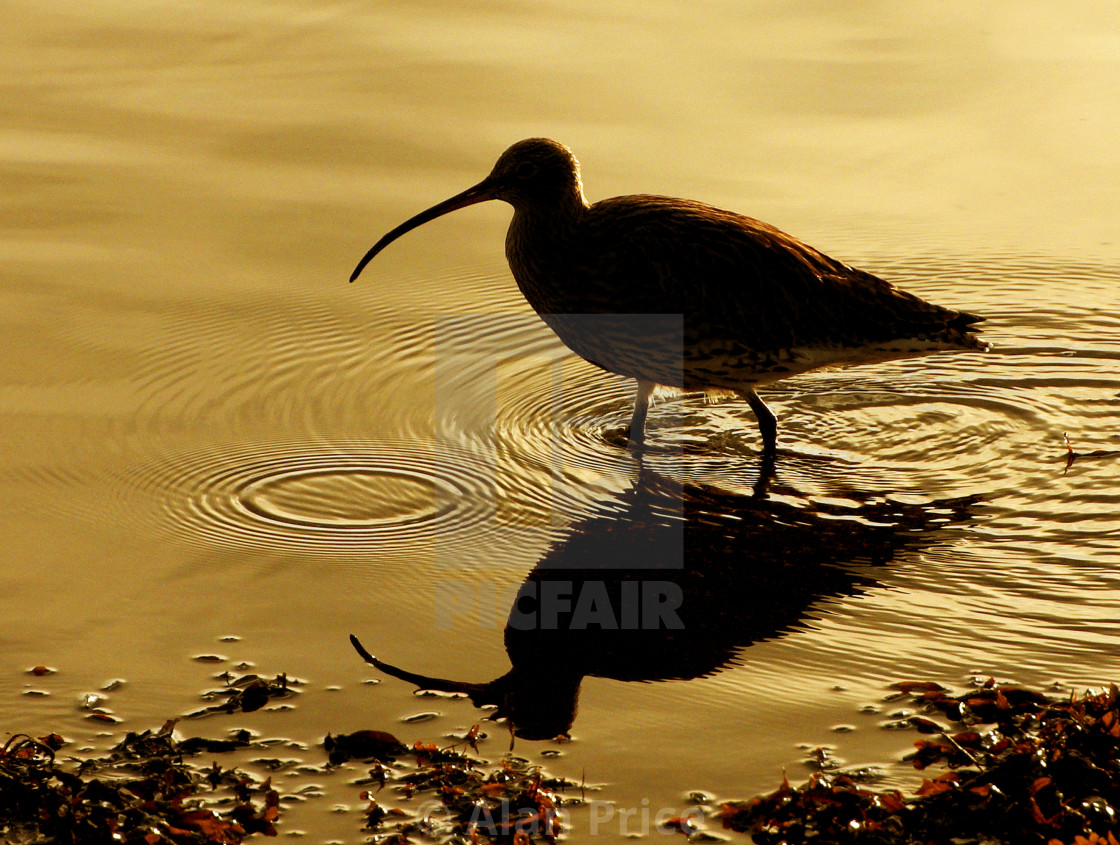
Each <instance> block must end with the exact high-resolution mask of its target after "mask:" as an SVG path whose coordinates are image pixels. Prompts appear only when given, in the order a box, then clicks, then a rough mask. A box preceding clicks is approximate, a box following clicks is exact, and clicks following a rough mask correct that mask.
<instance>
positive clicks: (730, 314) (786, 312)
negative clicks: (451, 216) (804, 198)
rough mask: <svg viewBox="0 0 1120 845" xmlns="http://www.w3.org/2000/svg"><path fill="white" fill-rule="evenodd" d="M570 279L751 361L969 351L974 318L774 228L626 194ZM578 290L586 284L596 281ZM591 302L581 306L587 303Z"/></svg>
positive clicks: (606, 209)
mask: <svg viewBox="0 0 1120 845" xmlns="http://www.w3.org/2000/svg"><path fill="white" fill-rule="evenodd" d="M577 242H578V243H580V244H581V254H580V255H578V256H573V265H572V276H573V279H574V280H576V284H577V285H578V286H579V287H581V288H582V289H584V290H588V291H597V292H600V291H601V292H603V296H605V297H609V303H607V302H604V303H601V304H602V305H603V306H604V307H606V306H608V305H609V306H610V307H611V308H613V309H616V310H617V311H618V312H629V313H666V312H669V313H679V314H683V315H684V317H685V323H686V333H687V335H688V336H689V337H690V338H692V339H695V338H698V337H708V338H712V339H726V340H728V341H731V340H734V341H736V342H738V343H740V344H742V345H743V346H744V347H746V348H748V349H751V350H753V351H754V352H755V353H778V352H780V351H782V350H789V349H791V348H795V347H841V348H843V347H849V348H857V347H861V346H865V345H867V344H868V343H877V342H883V341H890V340H894V339H898V338H923V339H929V340H934V341H943V342H944V343H946V344H947V345H949V346H971V347H974V346H975V345H976V342H975V340H974V339H972V342H969V341H970V337H969V336H967V335H966V333H967V332H968V331H969V330H970V327H971V324H972V323H974V322H977V321H978V320H979V319H980V318H978V317H974V316H972V315H968V314H961V313H959V312H956V311H951V310H949V309H946V308H941V307H939V306H936V305H931V304H930V303H927V302H925V301H923V300H921V299H919V298H918V297H916V296H913V295H912V294H909V293H906V292H905V291H901V290H899V289H898V288H896V287H894V286H893V285H891V284H889V283H888V282H885V281H883V280H882V279H879V278H877V277H875V276H872V275H871V274H869V273H865V272H863V271H860V270H856V269H854V268H851V267H848V266H847V265H845V264H842V263H841V262H839V261H836V260H834V259H832V258H829V257H828V256H827V255H824V254H823V253H821V252H819V251H817V250H815V249H813V248H812V247H810V246H808V245H806V244H804V243H802V242H801V241H799V240H797V239H796V238H793V237H791V236H789V235H787V234H785V233H784V232H781V231H780V230H778V229H775V228H774V227H772V226H769V225H767V224H765V223H762V222H760V221H758V220H753V219H751V218H749V217H744V216H742V215H738V214H734V213H732V212H729V211H724V210H722V209H718V208H714V207H712V206H708V205H704V204H703V203H698V202H693V201H690V200H680V199H673V198H669V197H657V196H646V195H635V196H625V197H615V198H613V199H608V200H603V201H602V202H599V203H596V204H595V205H593V206H592V207H591V209H590V210H589V212H588V214H587V217H586V218H585V221H584V224H583V226H582V227H581V232H580V237H579V238H578V239H577ZM608 272H609V276H610V278H609V279H607V278H602V279H599V280H598V281H600V282H601V283H600V284H589V285H583V284H580V283H579V281H578V280H579V279H580V278H581V277H585V276H592V275H603V274H605V273H608ZM594 305H595V303H589V306H594Z"/></svg>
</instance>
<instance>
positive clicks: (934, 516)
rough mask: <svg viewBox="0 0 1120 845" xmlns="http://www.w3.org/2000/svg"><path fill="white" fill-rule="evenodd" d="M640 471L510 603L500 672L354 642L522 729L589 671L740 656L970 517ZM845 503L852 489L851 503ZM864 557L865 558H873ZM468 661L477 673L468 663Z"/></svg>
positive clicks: (542, 728) (650, 671) (653, 669)
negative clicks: (444, 672)
mask: <svg viewBox="0 0 1120 845" xmlns="http://www.w3.org/2000/svg"><path fill="white" fill-rule="evenodd" d="M782 492H783V493H784V494H786V495H784V496H781V497H776V498H774V499H756V498H747V497H742V496H738V495H736V494H734V493H729V492H727V491H723V490H719V489H716V488H712V487H707V486H703V485H693V484H687V485H680V484H678V483H676V482H674V481H671V480H669V479H665V478H661V477H658V476H653V475H647V476H643V481H642V482H641V483H640V484H639V485H638V486H636V487H633V488H630V489H629V490H626V491H624V492H623V493H622V494H621V496H620V497H619V498H617V499H614V498H612V499H611V500H609V501H605V502H603V503H602V504H601V506H600V507H599V508H598V509H597V510H596V511H595V512H594V513H593V514H592V515H590V516H589V517H588V518H586V519H584V520H582V521H580V522H578V523H576V524H575V525H573V526H572V528H571V530H570V532H569V533H568V534H567V535H566V536H565V537H563V538H561V539H559V540H558V541H557V542H556V543H555V544H553V546H552V547H551V548H550V549H549V550H548V552H547V553H546V554H545V556H544V557H543V558H541V560H540V561H539V562H538V563H537V565H536V566H535V567H534V568H533V570H532V572H530V573H529V574H528V575H527V577H526V578H525V580H524V582H523V583H522V585H521V587H520V588H519V590H518V592H517V596H516V598H515V599H514V601H513V604H512V606H511V608H510V612H509V616H508V618H507V622H506V627H505V631H504V633H503V638H504V640H505V647H506V653H507V654H508V655H509V660H510V664H511V666H510V671H509V672H507V673H506V674H504V675H502V676H500V677H498V678H496V679H494V680H492V681H489V682H485V683H477V682H468V681H457V680H452V679H445V678H436V677H430V676H426V675H421V674H417V673H415V672H410V671H407V670H404V669H401V668H398V667H396V666H394V665H392V664H390V663H386V662H384V661H382V660H379V659H378V658H376V657H374V656H373V655H371V654H370V653H369V652H367V651H366V650H365V649H364V648H363V647H362V645H361V643H360V642H358V640H357V639H356V638H355V637H353V636H351V643H352V644H353V645H354V647H355V648H356V649H357V651H358V653H359V654H360V655H361V656H362V657H363V658H364V659H365V660H366V662H368V663H370V664H372V665H373V666H375V667H376V668H378V669H380V670H381V671H382V672H385V673H386V674H387V675H390V676H392V677H395V678H399V679H401V680H403V681H406V682H408V683H411V684H415V685H416V686H417V687H419V688H421V689H429V690H445V691H448V692H459V693H463V694H465V695H467V696H469V697H470V699H471V701H472V702H473V703H474V704H475V706H477V707H484V706H496V707H497V710H496V711H495V712H493V713H492V714H491V718H495V719H497V718H505V719H507V720H508V722H509V724H510V728H511V730H512V731H513V732H514V734H515V735H516V736H519V737H523V738H525V739H551V738H552V737H555V736H557V735H558V734H562V733H566V732H568V731H569V730H570V729H571V726H572V722H573V720H574V718H575V714H576V709H577V703H578V698H579V691H580V687H581V685H582V683H583V679H584V678H585V677H587V676H588V675H590V676H594V677H600V678H612V679H614V680H618V681H638V682H648V681H667V680H689V679H692V678H700V677H705V676H709V675H713V674H716V673H717V672H720V671H722V670H723V669H724V668H725V667H727V666H730V665H732V664H734V663H737V662H740V661H742V660H744V659H745V658H746V657H747V652H746V651H745V649H746V648H747V647H748V646H750V645H751V644H752V643H757V642H760V641H762V640H767V639H771V638H774V637H780V636H783V635H784V634H785V633H787V632H789V631H793V630H796V629H798V628H799V627H801V626H802V622H803V620H804V619H805V617H806V615H807V614H808V613H809V610H810V608H811V607H812V606H813V605H814V604H815V603H817V602H818V601H820V600H821V599H823V598H826V597H831V596H845V595H851V594H854V593H856V592H858V591H860V590H862V589H865V588H867V587H869V586H871V585H872V584H873V583H874V577H875V575H874V569H873V568H872V567H874V566H885V565H888V564H890V563H891V561H893V560H894V559H896V558H897V557H898V556H900V555H902V554H905V553H906V552H908V551H910V550H917V549H921V548H925V547H926V546H928V545H930V544H931V543H933V542H935V541H936V540H937V539H938V537H939V536H940V535H939V532H941V531H942V530H943V529H944V528H945V527H946V524H947V523H950V522H964V521H967V520H968V519H970V518H971V511H972V506H973V505H974V504H975V502H976V501H977V500H976V498H975V497H967V498H961V499H947V500H939V501H934V502H930V503H928V504H925V505H913V504H905V503H901V502H894V501H890V500H889V499H886V498H885V497H883V496H881V495H879V494H872V493H865V492H861V491H858V490H851V489H844V490H843V493H844V501H845V504H843V505H838V504H832V503H828V504H824V503H821V504H819V505H814V506H812V507H804V506H803V505H802V504H800V503H798V504H791V503H790V501H789V500H790V499H791V498H799V497H796V496H795V495H793V494H796V491H794V490H792V488H788V487H787V488H783V490H782ZM850 502H858V505H857V506H856V507H851V506H850V504H848V503H850ZM868 564H871V565H872V567H869V566H868ZM461 670H462V672H464V673H467V672H470V671H471V667H470V665H469V661H464V662H463V663H462V667H461Z"/></svg>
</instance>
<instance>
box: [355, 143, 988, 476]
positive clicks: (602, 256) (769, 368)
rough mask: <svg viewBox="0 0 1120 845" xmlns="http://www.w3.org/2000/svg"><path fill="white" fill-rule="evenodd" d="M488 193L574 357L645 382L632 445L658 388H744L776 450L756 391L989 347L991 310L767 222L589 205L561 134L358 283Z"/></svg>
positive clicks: (693, 206) (648, 204) (656, 204)
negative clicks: (929, 292) (908, 286)
mask: <svg viewBox="0 0 1120 845" xmlns="http://www.w3.org/2000/svg"><path fill="white" fill-rule="evenodd" d="M486 200H504V201H505V202H507V203H509V204H510V205H512V206H513V220H512V221H511V222H510V226H509V231H508V233H507V234H506V258H507V259H508V260H509V266H510V269H511V270H512V271H513V277H514V279H515V280H516V281H517V285H518V287H519V288H520V289H521V293H522V294H523V295H524V296H525V299H526V300H527V301H528V303H529V304H530V305H531V306H532V307H533V309H534V310H535V311H536V312H537V314H539V315H540V317H541V318H542V319H543V320H544V322H545V323H547V324H548V326H549V327H550V328H552V330H553V331H554V332H556V334H557V335H558V336H559V337H560V339H561V340H562V341H563V342H564V343H565V345H567V346H568V348H570V349H571V350H572V351H573V352H575V353H576V354H577V355H579V356H581V357H582V358H585V359H586V360H588V361H590V362H591V363H593V364H595V365H597V366H599V367H601V368H602V369H604V370H608V371H609V372H612V373H618V374H619V375H623V376H628V377H630V378H633V379H635V380H636V381H637V395H636V398H635V401H634V413H633V416H632V417H631V420H630V428H629V433H630V442H631V444H633V445H634V446H635V447H636V449H637V450H638V451H639V453H640V450H641V447H642V443H643V439H644V431H645V419H646V410H647V408H648V405H649V398H650V394H651V393H652V391H653V389H654V388H655V387H657V386H664V387H669V388H676V389H683V390H688V391H706V392H708V393H709V394H714V395H726V394H736V395H738V396H741V397H742V398H743V399H745V400H746V402H747V404H749V405H750V407H751V410H752V411H753V412H754V414H755V417H756V419H757V420H758V427H759V431H760V432H761V434H762V442H763V450H764V454H767V455H773V454H774V453H775V450H776V446H777V420H776V418H775V416H774V414H773V412H772V411H771V410H770V409H769V408H768V407H767V406H766V404H765V403H764V402H763V401H762V400H761V399H760V398H759V396H758V394H757V393H756V392H755V391H756V388H757V387H759V386H760V385H765V384H768V383H770V382H774V381H777V380H778V379H782V378H787V377H789V376H793V375H797V374H798V373H804V372H807V371H809V370H814V369H817V368H820V367H830V366H840V365H847V364H863V363H872V362H880V361H889V360H894V359H898V358H908V357H912V356H915V355H921V354H925V353H927V352H933V351H938V350H954V349H957V350H959V349H971V350H984V349H987V348H988V344H986V343H985V342H984V341H982V340H980V339H979V338H978V337H977V336H976V333H975V332H976V331H977V329H976V327H975V324H976V323H978V322H980V321H981V320H982V319H983V318H982V317H977V316H975V315H973V314H967V313H964V312H960V311H953V310H950V309H948V308H942V307H940V306H938V305H933V304H931V303H928V302H926V301H924V300H922V299H920V298H919V297H917V296H914V295H913V294H910V293H907V292H905V291H903V290H900V289H899V288H897V287H895V286H894V285H892V284H891V283H889V282H886V281H884V280H882V279H880V278H878V277H876V276H873V275H871V274H870V273H865V272H864V271H862V270H857V269H855V268H853V267H849V266H848V265H846V264H843V263H841V262H840V261H837V260H835V259H833V258H830V257H828V256H827V255H825V254H824V253H822V252H820V251H818V250H816V249H813V248H812V247H811V246H809V245H807V244H805V243H802V242H801V241H799V240H797V239H796V238H794V237H792V236H790V235H787V234H786V233H784V232H782V231H780V230H779V229H776V228H774V227H773V226H770V225H768V224H766V223H763V222H761V221H759V220H754V219H752V218H750V217H744V216H743V215H740V214H735V213H734V212H730V211H724V210H723V209H720V208H715V207H713V206H710V205H706V204H704V203H701V202H696V201H693V200H686V199H674V198H672V197H662V196H651V195H646V194H638V195H633V196H621V197H613V198H611V199H605V200H601V201H599V202H597V203H595V204H594V205H590V204H588V202H587V200H586V199H584V196H583V183H582V181H581V179H580V168H579V162H578V161H576V158H575V156H574V155H573V154H572V151H571V150H569V149H568V148H567V147H566V146H564V145H563V144H560V143H557V142H556V141H552V140H550V139H548V138H530V139H527V140H524V141H519V142H518V143H516V144H514V145H513V146H512V147H510V148H509V149H508V150H506V151H505V152H504V153H502V155H501V157H500V158H499V159H498V161H497V164H495V165H494V169H493V170H492V171H491V172H490V175H489V176H487V177H486V178H485V179H483V180H482V181H481V182H479V183H478V184H477V185H475V186H474V187H473V188H468V189H467V190H466V191H463V192H462V193H460V194H456V195H455V196H453V197H451V198H450V199H447V200H444V201H443V202H441V203H439V204H437V205H434V206H432V207H431V208H429V209H428V210H427V211H422V212H420V213H419V214H417V215H416V216H415V217H412V218H411V219H409V220H406V221H405V222H404V223H402V224H400V225H399V226H397V227H396V228H395V229H393V230H392V231H391V232H389V233H388V234H386V235H385V236H384V237H383V238H381V240H379V241H378V242H377V243H376V244H374V245H373V247H372V248H371V249H370V250H369V252H367V253H366V254H365V256H364V257H363V258H362V260H361V261H360V262H358V266H357V267H356V268H355V270H354V272H353V274H352V275H351V276H350V281H354V279H356V278H357V277H358V274H359V273H361V272H362V269H363V268H364V267H365V266H366V264H368V263H369V261H370V260H371V259H372V258H373V257H374V256H375V255H377V254H378V253H379V252H381V250H383V249H384V248H385V247H386V246H388V245H389V244H390V243H392V242H393V241H394V240H396V239H397V238H399V237H400V236H401V235H403V234H405V233H406V232H408V231H410V230H412V229H414V228H416V227H417V226H420V225H421V224H423V223H427V222H428V221H430V220H433V219H435V218H436V217H439V216H441V215H444V214H447V213H448V212H450V211H454V210H456V209H459V208H463V207H464V206H468V205H473V204H475V203H479V202H485V201H486Z"/></svg>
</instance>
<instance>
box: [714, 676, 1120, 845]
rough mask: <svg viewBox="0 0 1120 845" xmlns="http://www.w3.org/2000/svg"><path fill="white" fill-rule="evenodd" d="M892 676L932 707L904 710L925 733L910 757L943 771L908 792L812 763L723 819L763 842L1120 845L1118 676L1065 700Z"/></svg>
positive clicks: (726, 810) (730, 808)
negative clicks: (956, 688)
mask: <svg viewBox="0 0 1120 845" xmlns="http://www.w3.org/2000/svg"><path fill="white" fill-rule="evenodd" d="M895 687H896V689H898V690H899V691H900V692H902V693H904V694H905V695H907V696H912V697H913V700H914V701H915V702H916V703H920V704H921V705H922V706H923V707H924V708H925V710H926V713H927V716H915V717H912V718H910V719H909V720H908V722H909V726H910V727H913V728H915V729H916V730H918V731H919V732H921V733H923V734H926V737H923V738H921V739H919V740H917V741H916V742H915V743H914V745H915V751H914V753H913V754H912V755H910V757H909V758H908V759H910V760H911V761H912V763H913V765H914V766H915V768H917V769H919V770H924V769H926V768H928V767H930V766H934V765H937V766H942V767H944V768H945V769H946V771H944V772H942V773H941V774H938V775H936V776H935V777H932V778H924V779H923V782H922V785H921V786H920V787H919V788H918V790H917V792H916V794H915V795H913V796H908V797H904V796H903V794H902V793H901V792H900V791H899V790H893V789H892V790H876V789H872V788H869V787H867V786H864V785H862V784H861V783H860V782H859V779H858V778H857V777H856V776H854V775H848V774H843V773H825V772H817V773H814V774H813V775H812V776H811V777H810V778H809V780H808V782H807V783H805V784H803V785H802V786H800V787H797V788H793V787H791V786H790V784H789V782H788V781H783V783H782V785H781V786H780V787H779V788H778V789H777V790H776V791H775V792H774V793H772V794H770V795H767V796H762V797H756V798H754V799H751V800H750V801H746V802H731V803H727V804H725V805H724V806H723V808H722V810H721V813H720V816H721V818H722V820H723V824H724V827H726V828H730V829H732V830H736V831H740V832H747V833H750V834H751V836H752V837H753V838H754V841H755V842H758V843H760V845H777V843H788V845H795V843H803V842H836V843H847V842H851V843H860V845H925V843H930V842H947V841H950V840H951V841H953V842H957V843H979V842H984V843H1009V845H1010V844H1011V843H1014V845H1035V843H1038V845H1098V843H1099V845H1120V819H1118V818H1117V812H1116V808H1117V807H1120V691H1118V690H1117V687H1116V686H1115V685H1112V686H1111V687H1109V689H1108V690H1106V691H1104V692H1098V693H1086V694H1084V695H1082V696H1076V695H1071V696H1070V697H1069V698H1068V699H1066V700H1061V701H1058V700H1053V699H1050V698H1047V697H1046V696H1044V695H1042V694H1040V693H1037V692H1033V691H1031V690H1026V689H1022V688H1020V687H1017V686H1013V685H1004V684H997V683H996V682H994V681H992V680H989V681H988V682H986V683H984V684H982V685H980V686H978V687H976V688H974V689H972V690H970V691H969V692H966V693H964V694H962V695H950V694H949V693H948V692H947V691H946V690H945V689H944V688H943V687H941V686H939V685H938V684H935V683H927V682H903V683H900V684H896V685H895ZM930 717H932V718H930ZM947 723H952V724H947Z"/></svg>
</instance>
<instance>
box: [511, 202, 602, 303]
mask: <svg viewBox="0 0 1120 845" xmlns="http://www.w3.org/2000/svg"><path fill="white" fill-rule="evenodd" d="M587 208H588V206H587V203H586V202H585V201H584V199H583V196H582V194H580V195H576V196H573V197H571V199H570V201H567V202H556V203H549V204H548V205H547V206H544V205H526V206H522V207H515V208H514V212H513V220H512V221H511V222H510V225H509V231H508V232H507V233H506V258H507V260H508V261H509V267H510V270H512V271H513V277H514V278H515V279H516V280H517V285H518V287H520V288H521V292H522V293H523V294H524V296H525V298H526V299H527V300H528V301H529V304H530V305H532V306H533V308H534V309H536V310H537V311H551V310H553V309H552V308H551V307H550V299H551V298H552V296H551V295H552V294H553V292H556V291H557V290H558V287H559V286H562V285H563V280H564V279H565V278H566V277H567V275H568V267H570V265H571V262H572V259H573V258H574V254H575V249H576V243H577V240H578V238H577V233H578V231H579V227H580V224H581V223H582V221H583V218H584V215H585V214H586V213H587Z"/></svg>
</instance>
